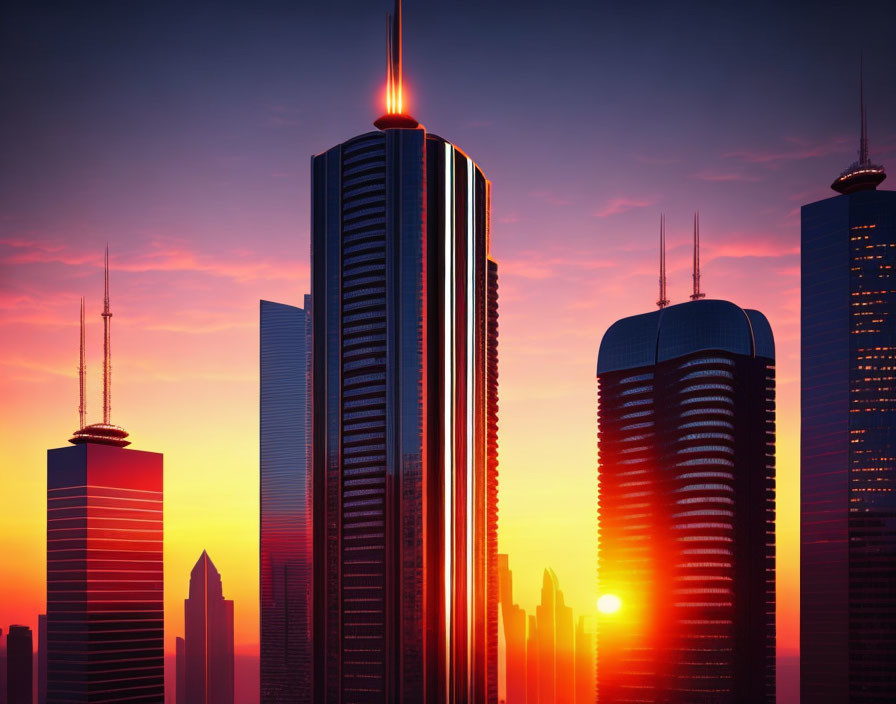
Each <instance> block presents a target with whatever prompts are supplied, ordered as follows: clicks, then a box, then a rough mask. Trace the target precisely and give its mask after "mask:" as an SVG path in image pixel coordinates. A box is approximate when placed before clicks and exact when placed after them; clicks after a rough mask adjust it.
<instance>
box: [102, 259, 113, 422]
mask: <svg viewBox="0 0 896 704" xmlns="http://www.w3.org/2000/svg"><path fill="white" fill-rule="evenodd" d="M104 267H105V283H106V289H105V295H104V296H103V424H104V425H109V415H110V413H109V412H110V402H111V396H112V388H111V386H112V359H111V354H112V351H111V348H110V330H109V328H110V326H111V323H112V311H110V310H109V245H108V244H107V245H106V256H105V260H104Z"/></svg>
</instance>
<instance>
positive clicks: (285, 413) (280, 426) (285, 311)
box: [259, 296, 311, 704]
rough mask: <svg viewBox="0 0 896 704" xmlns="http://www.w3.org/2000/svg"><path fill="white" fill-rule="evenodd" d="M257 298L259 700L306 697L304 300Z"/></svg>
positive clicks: (307, 384) (307, 388)
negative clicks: (297, 304) (296, 304)
mask: <svg viewBox="0 0 896 704" xmlns="http://www.w3.org/2000/svg"><path fill="white" fill-rule="evenodd" d="M310 302H311V301H310V296H305V308H304V310H303V309H302V308H296V307H294V306H288V305H283V304H280V303H271V302H269V301H261V307H260V316H261V325H260V329H261V339H260V356H261V359H260V364H261V374H260V379H261V389H260V391H261V394H260V398H261V409H260V410H261V414H260V418H261V426H260V433H259V438H260V454H261V458H260V461H261V473H260V474H261V521H260V528H261V545H260V567H261V569H260V590H259V594H260V600H261V610H260V619H261V704H280V703H287V704H310V702H311V473H310V464H311V449H310V446H311V402H310V394H311V380H310V376H311V305H310Z"/></svg>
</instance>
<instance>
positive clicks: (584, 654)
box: [576, 616, 597, 704]
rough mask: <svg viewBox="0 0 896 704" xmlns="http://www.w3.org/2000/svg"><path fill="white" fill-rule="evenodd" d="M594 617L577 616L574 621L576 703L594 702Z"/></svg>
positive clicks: (589, 703)
mask: <svg viewBox="0 0 896 704" xmlns="http://www.w3.org/2000/svg"><path fill="white" fill-rule="evenodd" d="M594 626H595V624H594V618H593V617H591V616H579V620H578V622H577V623H576V704H594V702H595V700H596V697H597V690H596V689H595V684H596V682H595V678H594V677H595V671H594V667H595V664H594Z"/></svg>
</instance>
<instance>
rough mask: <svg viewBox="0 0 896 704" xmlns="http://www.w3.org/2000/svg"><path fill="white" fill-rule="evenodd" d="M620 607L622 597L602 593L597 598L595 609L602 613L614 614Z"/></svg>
mask: <svg viewBox="0 0 896 704" xmlns="http://www.w3.org/2000/svg"><path fill="white" fill-rule="evenodd" d="M621 608H622V599H620V598H619V597H618V596H616V595H615V594H604V595H603V596H602V597H600V598H599V599H598V600H597V610H598V611H600V612H601V613H602V614H615V613H616V612H617V611H619V609H621Z"/></svg>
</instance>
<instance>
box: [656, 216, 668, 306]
mask: <svg viewBox="0 0 896 704" xmlns="http://www.w3.org/2000/svg"><path fill="white" fill-rule="evenodd" d="M656 304H657V305H658V306H659V307H660V310H662V309H663V308H665V307H666V306H667V305H669V299H668V298H666V216H665V215H660V297H659V299H658V300H657V302H656Z"/></svg>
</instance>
